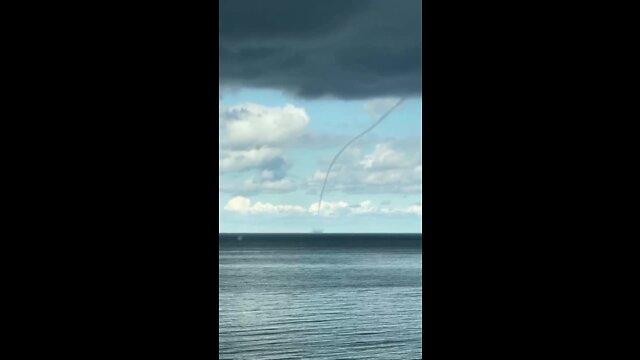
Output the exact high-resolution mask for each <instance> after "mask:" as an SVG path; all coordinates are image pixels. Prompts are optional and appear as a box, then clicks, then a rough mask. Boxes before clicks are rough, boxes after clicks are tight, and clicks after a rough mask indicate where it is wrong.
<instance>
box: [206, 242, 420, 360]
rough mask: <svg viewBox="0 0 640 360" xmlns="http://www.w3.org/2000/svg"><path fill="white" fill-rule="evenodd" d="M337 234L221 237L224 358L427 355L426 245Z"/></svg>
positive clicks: (406, 359) (221, 350) (407, 359)
mask: <svg viewBox="0 0 640 360" xmlns="http://www.w3.org/2000/svg"><path fill="white" fill-rule="evenodd" d="M329 237H331V236H329V235H315V236H314V237H313V238H311V239H310V238H309V235H306V237H305V236H298V237H291V236H289V237H288V238H286V239H284V240H283V239H282V238H280V239H279V241H276V240H273V239H274V238H273V235H271V236H270V237H266V236H265V237H263V238H261V237H256V236H255V235H254V236H248V235H245V236H243V238H242V240H238V239H237V236H234V237H229V238H221V240H220V246H219V253H218V259H219V271H220V272H219V274H220V275H219V280H220V282H219V289H218V290H219V309H218V310H219V318H218V323H219V329H220V330H219V358H220V359H234V360H240V359H247V360H249V359H251V360H260V359H388V360H393V359H402V360H410V359H421V358H422V249H421V246H419V244H420V242H419V241H416V237H415V236H414V237H413V238H409V237H404V238H399V239H393V238H391V237H387V238H386V240H385V238H384V237H380V236H378V237H374V238H371V241H370V242H369V243H370V244H373V245H372V246H367V242H366V241H363V240H365V239H366V237H362V236H361V237H358V238H357V239H354V238H349V237H345V236H343V237H342V238H340V237H336V236H333V237H331V238H329ZM323 238H324V239H325V241H322V239H323ZM269 239H271V240H272V241H269ZM418 239H419V240H421V239H420V238H418ZM387 240H388V241H387ZM389 241H392V243H389Z"/></svg>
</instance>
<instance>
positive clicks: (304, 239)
mask: <svg viewBox="0 0 640 360" xmlns="http://www.w3.org/2000/svg"><path fill="white" fill-rule="evenodd" d="M218 245H219V248H220V249H223V250H224V249H225V248H249V247H286V248H308V247H313V248H317V247H321V248H326V247H329V248H334V247H338V248H405V249H420V250H421V249H422V234H382V233H378V234H362V233H360V234H317V233H316V234H312V233H305V234H292V233H289V234H257V233H225V234H222V233H221V234H219V236H218Z"/></svg>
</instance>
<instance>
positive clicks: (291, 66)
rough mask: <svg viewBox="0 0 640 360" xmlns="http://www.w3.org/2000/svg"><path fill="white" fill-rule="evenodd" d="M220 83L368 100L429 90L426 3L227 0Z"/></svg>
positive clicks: (222, 4) (408, 0)
mask: <svg viewBox="0 0 640 360" xmlns="http://www.w3.org/2000/svg"><path fill="white" fill-rule="evenodd" d="M219 36H220V48H219V52H220V68H219V79H220V80H219V81H220V85H221V86H230V87H236V86H247V87H258V88H272V89H281V90H285V91H289V92H291V93H293V94H295V95H298V96H302V97H305V98H316V97H324V96H331V97H337V98H343V99H363V98H370V97H382V96H413V95H420V94H421V92H422V2H421V0H323V1H308V0H220V29H219Z"/></svg>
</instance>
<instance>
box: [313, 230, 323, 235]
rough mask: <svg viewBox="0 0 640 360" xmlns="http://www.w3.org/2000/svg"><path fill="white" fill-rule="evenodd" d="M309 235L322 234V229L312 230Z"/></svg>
mask: <svg viewBox="0 0 640 360" xmlns="http://www.w3.org/2000/svg"><path fill="white" fill-rule="evenodd" d="M311 233H313V234H322V233H323V231H322V229H313V231H311Z"/></svg>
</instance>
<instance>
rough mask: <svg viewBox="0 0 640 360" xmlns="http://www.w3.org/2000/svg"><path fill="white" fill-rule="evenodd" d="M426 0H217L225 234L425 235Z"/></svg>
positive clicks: (222, 221) (221, 203)
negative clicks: (423, 84) (366, 132)
mask: <svg viewBox="0 0 640 360" xmlns="http://www.w3.org/2000/svg"><path fill="white" fill-rule="evenodd" d="M421 6H422V5H421V2H420V1H416V0H397V1H382V0H354V1H350V0H326V1H322V2H311V1H294V0H272V1H259V0H221V1H220V29H219V38H220V48H219V53H220V55H219V56H220V67H219V88H220V99H219V119H218V124H219V126H218V128H219V135H218V137H219V150H220V152H219V154H220V155H219V165H218V168H219V195H220V197H219V199H220V200H219V205H218V206H219V214H220V215H219V216H220V218H219V226H220V232H243V233H246V232H303V233H305V232H310V231H312V230H322V231H324V232H326V233H335V232H388V233H393V232H410V233H419V232H422V58H421V52H422V29H421V28H422V22H421V21H422V20H421V14H422V8H421ZM401 98H405V99H406V101H405V102H404V103H403V104H402V105H401V106H400V107H399V108H397V109H396V110H395V111H394V112H393V113H391V115H390V116H388V117H387V118H386V119H385V121H384V122H382V123H381V124H380V126H378V127H376V128H375V129H374V130H373V131H372V132H370V133H368V134H367V135H366V136H364V137H363V138H361V139H359V140H358V141H357V142H356V143H354V144H353V145H352V146H350V147H349V148H348V149H347V151H345V152H344V153H343V154H342V155H341V157H340V158H339V159H338V161H337V162H336V164H335V166H334V168H333V171H332V172H331V174H330V176H329V180H328V183H327V188H326V191H325V195H324V200H323V201H322V207H321V209H320V214H319V215H317V209H318V200H319V195H320V190H321V188H322V182H323V180H324V177H325V175H326V172H327V168H328V166H329V163H330V162H331V159H332V158H333V157H334V156H335V154H336V153H337V152H338V151H339V150H340V148H342V147H343V146H344V145H345V144H346V143H347V142H348V141H349V140H350V139H352V138H353V137H354V136H356V135H358V134H359V133H361V132H362V131H364V130H365V129H366V128H368V127H369V126H371V125H372V124H373V123H374V122H376V121H377V120H378V119H379V118H380V117H381V116H382V115H383V114H384V113H385V112H387V111H388V110H389V109H390V108H392V107H393V106H394V105H395V104H396V103H397V102H398V101H399V100H400V99H401Z"/></svg>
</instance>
